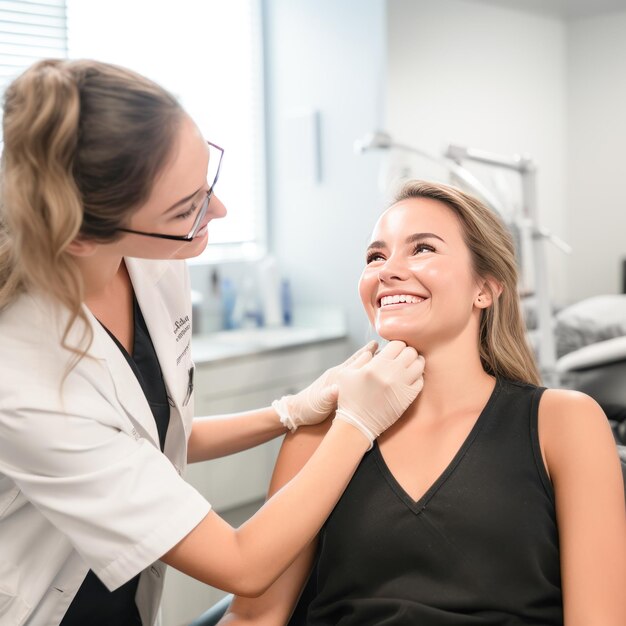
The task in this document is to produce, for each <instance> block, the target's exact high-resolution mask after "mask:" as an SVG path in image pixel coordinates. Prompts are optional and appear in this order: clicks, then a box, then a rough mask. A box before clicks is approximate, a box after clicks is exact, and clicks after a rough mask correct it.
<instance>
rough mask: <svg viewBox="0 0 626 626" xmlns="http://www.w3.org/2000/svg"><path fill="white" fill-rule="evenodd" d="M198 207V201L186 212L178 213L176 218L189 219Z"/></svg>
mask: <svg viewBox="0 0 626 626" xmlns="http://www.w3.org/2000/svg"><path fill="white" fill-rule="evenodd" d="M197 208H198V204H197V203H194V204H192V205H191V206H190V207H189V208H188V209H187V210H186V211H185V212H184V213H180V214H179V215H177V216H176V219H177V220H184V219H187V218H188V217H191V215H192V214H193V213H194V212H195V210H196V209H197Z"/></svg>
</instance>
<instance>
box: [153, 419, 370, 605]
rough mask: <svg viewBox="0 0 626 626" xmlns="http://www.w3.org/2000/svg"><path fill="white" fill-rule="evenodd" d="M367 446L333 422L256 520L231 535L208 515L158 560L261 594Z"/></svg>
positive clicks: (314, 526) (310, 534) (322, 515)
mask: <svg viewBox="0 0 626 626" xmlns="http://www.w3.org/2000/svg"><path fill="white" fill-rule="evenodd" d="M367 447H368V442H367V440H366V439H365V438H364V437H363V435H362V434H361V433H359V432H358V431H357V430H356V429H355V428H353V427H352V426H350V425H349V424H346V423H344V422H341V421H338V420H334V421H333V422H332V425H331V428H330V429H329V432H328V435H327V436H326V437H325V438H324V440H323V441H322V443H321V444H320V446H319V447H318V449H317V450H316V451H315V453H314V454H313V455H312V457H311V459H310V460H309V462H308V463H307V464H306V466H305V467H304V468H303V469H302V471H301V472H299V473H298V474H297V475H296V476H295V477H294V478H293V479H292V480H291V481H290V482H289V483H288V484H287V485H286V486H285V487H283V488H282V489H281V490H279V491H278V493H276V494H275V495H274V497H273V498H271V500H269V501H268V502H266V504H265V505H264V506H263V507H262V508H261V509H260V511H258V513H256V515H254V516H253V517H252V518H251V519H249V520H248V521H247V522H246V523H244V524H243V525H242V526H241V527H240V528H238V529H236V530H235V529H233V528H232V527H231V526H229V525H228V524H227V523H226V522H225V521H224V520H222V519H221V518H220V517H218V516H217V515H216V514H215V513H214V512H210V513H209V514H208V515H207V516H206V517H205V518H204V520H203V521H202V522H201V523H200V524H199V525H198V526H197V527H196V528H195V529H194V530H193V531H191V533H189V534H188V535H187V536H186V537H185V538H184V539H183V540H182V541H180V542H179V543H178V544H177V545H176V546H174V548H172V549H171V550H170V551H169V552H167V554H165V555H164V557H163V558H162V560H163V561H164V562H165V563H167V564H168V565H171V566H172V567H175V568H176V569H179V570H180V571H182V572H184V573H186V574H188V575H190V576H193V577H194V578H196V579H198V580H200V581H202V582H205V583H207V584H209V585H212V586H214V587H218V588H220V589H224V590H226V591H232V592H234V593H237V594H239V595H243V596H252V597H254V596H257V595H260V594H261V593H262V592H264V591H265V590H266V589H267V588H268V587H269V586H270V585H271V584H272V583H273V582H274V581H275V580H276V579H277V578H278V576H279V575H280V574H281V573H282V572H283V571H284V570H285V569H286V568H287V567H288V566H289V564H290V563H291V562H292V561H293V560H294V559H295V558H296V557H297V556H298V554H299V553H300V552H301V551H302V549H303V548H304V547H305V546H306V545H307V544H308V543H309V542H310V541H311V540H312V539H313V538H314V537H315V535H316V534H317V532H318V531H319V529H320V527H321V526H322V524H323V523H324V520H325V519H326V517H327V516H328V514H329V513H330V511H331V510H332V508H333V507H334V505H335V504H336V502H337V501H338V500H339V497H340V496H341V494H342V492H343V490H344V489H345V487H346V486H347V484H348V482H349V480H350V478H351V477H352V474H353V473H354V471H355V470H356V467H357V466H358V464H359V462H360V460H361V457H362V456H363V454H364V453H365V451H366V450H367Z"/></svg>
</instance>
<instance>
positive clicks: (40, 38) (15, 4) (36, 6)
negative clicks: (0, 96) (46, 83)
mask: <svg viewBox="0 0 626 626" xmlns="http://www.w3.org/2000/svg"><path fill="white" fill-rule="evenodd" d="M66 55H67V16H66V7H65V0H37V1H34V0H33V1H30V0H13V1H6V0H0V92H2V93H3V92H4V90H5V88H6V86H7V85H8V84H9V83H10V82H11V81H12V80H13V79H14V78H15V77H16V76H18V75H19V74H21V73H22V72H23V71H24V70H25V69H26V68H27V67H28V66H29V65H31V64H32V63H34V62H35V61H37V60H39V59H43V58H47V57H55V58H63V57H65V56H66Z"/></svg>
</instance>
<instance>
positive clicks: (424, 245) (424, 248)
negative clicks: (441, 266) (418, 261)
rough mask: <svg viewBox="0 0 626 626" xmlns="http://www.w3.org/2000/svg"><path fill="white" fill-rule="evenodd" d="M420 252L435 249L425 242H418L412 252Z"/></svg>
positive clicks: (433, 250)
mask: <svg viewBox="0 0 626 626" xmlns="http://www.w3.org/2000/svg"><path fill="white" fill-rule="evenodd" d="M420 252H435V249H434V248H433V247H432V246H429V245H428V244H427V243H418V244H417V245H416V246H415V250H413V254H419V253H420Z"/></svg>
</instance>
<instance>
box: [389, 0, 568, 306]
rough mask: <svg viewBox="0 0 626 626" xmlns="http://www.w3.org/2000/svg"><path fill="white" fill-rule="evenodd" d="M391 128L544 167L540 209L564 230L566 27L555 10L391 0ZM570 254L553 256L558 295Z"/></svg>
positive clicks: (419, 139) (438, 147)
mask: <svg viewBox="0 0 626 626" xmlns="http://www.w3.org/2000/svg"><path fill="white" fill-rule="evenodd" d="M387 6H388V41H389V45H388V55H389V58H388V64H389V65H388V92H387V97H388V100H387V121H388V124H387V126H388V129H389V131H390V132H391V134H392V136H393V137H394V138H395V139H396V140H398V141H402V142H404V143H408V144H411V145H414V146H417V147H421V148H422V149H425V150H428V151H430V152H433V153H436V154H441V153H442V151H443V150H444V149H445V147H446V146H447V145H448V144H449V143H457V144H462V145H469V146H472V147H475V148H482V149H484V150H489V151H493V152H497V153H501V154H505V155H507V154H516V153H518V154H519V153H527V154H529V155H531V156H532V157H533V158H534V160H535V161H536V162H537V165H538V201H539V211H540V214H541V218H542V221H543V223H544V225H545V226H547V227H548V228H550V229H551V230H553V231H555V232H556V233H558V234H560V235H562V236H563V237H564V238H566V234H567V233H566V214H565V210H566V205H565V184H566V183H565V171H566V162H565V154H566V75H567V72H566V26H565V22H563V21H562V20H560V19H559V18H556V17H551V16H546V15H539V14H532V13H527V12H523V11H520V10H515V9H511V8H503V7H498V6H493V5H489V4H481V3H479V2H467V1H464V0H438V1H437V2H432V1H430V0H388V3H387ZM565 262H566V259H565V258H564V256H563V255H562V254H561V253H560V252H556V251H551V252H550V256H549V264H550V282H551V285H552V291H553V293H554V295H555V299H556V300H559V301H562V300H564V299H567V296H568V294H567V293H566V291H567V290H566V283H567V281H566V275H565V271H566V270H565Z"/></svg>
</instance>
